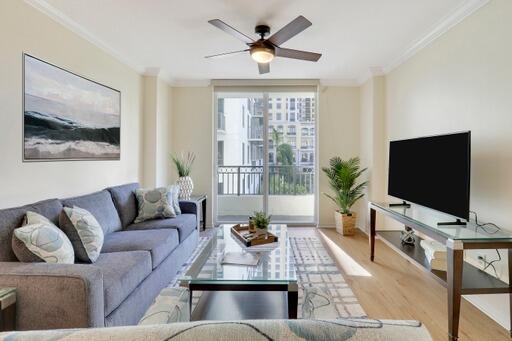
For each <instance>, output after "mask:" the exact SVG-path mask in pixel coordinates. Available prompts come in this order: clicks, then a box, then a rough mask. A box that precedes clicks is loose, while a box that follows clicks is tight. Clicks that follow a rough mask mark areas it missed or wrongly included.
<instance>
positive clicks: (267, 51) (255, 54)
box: [251, 46, 274, 64]
mask: <svg viewBox="0 0 512 341" xmlns="http://www.w3.org/2000/svg"><path fill="white" fill-rule="evenodd" d="M251 57H252V59H254V60H255V61H256V62H257V63H263V64H265V63H270V62H271V61H272V59H274V49H271V48H268V47H265V46H254V47H253V48H251Z"/></svg>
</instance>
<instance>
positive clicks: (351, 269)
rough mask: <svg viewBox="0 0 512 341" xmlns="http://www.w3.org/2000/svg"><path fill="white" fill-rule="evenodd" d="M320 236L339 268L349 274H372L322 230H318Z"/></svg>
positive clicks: (362, 275)
mask: <svg viewBox="0 0 512 341" xmlns="http://www.w3.org/2000/svg"><path fill="white" fill-rule="evenodd" d="M318 232H319V234H320V237H321V238H322V239H323V240H324V241H325V243H326V244H327V247H328V248H329V250H330V251H331V252H332V255H333V256H334V258H335V259H336V261H337V263H338V265H339V266H340V267H341V270H342V271H343V272H344V273H345V274H347V275H349V276H361V277H371V276H372V274H371V273H369V272H368V271H366V269H365V268H363V267H362V266H361V265H360V264H359V263H358V262H356V261H355V260H354V258H352V257H350V256H349V255H348V254H347V253H346V252H345V251H343V249H342V248H340V247H339V246H338V245H337V244H336V243H335V242H334V241H332V240H331V239H330V238H329V237H328V236H326V235H325V234H324V232H323V231H321V230H320V231H318Z"/></svg>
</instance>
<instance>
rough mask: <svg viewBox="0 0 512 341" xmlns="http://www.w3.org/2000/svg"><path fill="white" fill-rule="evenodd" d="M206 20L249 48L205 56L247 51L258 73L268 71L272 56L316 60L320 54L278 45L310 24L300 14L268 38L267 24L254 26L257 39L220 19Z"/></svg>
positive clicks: (268, 28) (268, 29) (212, 56)
mask: <svg viewBox="0 0 512 341" xmlns="http://www.w3.org/2000/svg"><path fill="white" fill-rule="evenodd" d="M208 22H209V23H210V24H212V25H213V26H215V27H217V28H220V29H221V30H223V31H224V32H226V33H228V34H230V35H232V36H233V37H235V38H237V39H239V40H241V41H242V42H244V43H245V44H246V45H247V46H249V48H247V49H245V50H239V51H232V52H225V53H219V54H215V55H211V56H206V57H205V58H214V57H220V56H226V55H231V54H235V53H242V52H247V51H249V53H250V54H251V57H252V59H254V60H255V61H256V62H257V63H258V69H259V72H260V74H264V73H269V72H270V62H271V61H272V59H274V57H283V58H292V59H300V60H307V61H311V62H316V61H318V59H320V57H321V56H322V55H321V54H320V53H314V52H307V51H300V50H293V49H286V48H283V47H280V45H281V44H283V43H284V42H286V41H288V40H289V39H291V38H293V37H294V36H296V35H297V34H299V33H300V32H302V31H304V30H305V29H306V28H308V27H309V26H311V25H312V24H311V22H310V21H309V20H308V19H306V18H304V17H303V16H302V15H300V16H298V17H297V18H295V19H294V20H292V21H291V22H290V23H289V24H288V25H286V26H285V27H283V28H282V29H280V30H279V31H277V32H276V33H274V34H273V35H272V36H271V37H270V38H268V39H265V36H267V35H268V34H269V33H270V27H268V26H267V25H258V26H256V28H255V29H254V32H255V33H257V34H259V35H260V39H258V40H254V39H252V38H251V37H249V36H247V35H245V34H243V33H242V32H240V31H237V30H236V29H234V28H233V27H231V26H229V25H228V24H226V23H225V22H223V21H222V20H220V19H213V20H210V21H208Z"/></svg>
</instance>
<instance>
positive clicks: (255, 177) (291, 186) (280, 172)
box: [217, 166, 315, 196]
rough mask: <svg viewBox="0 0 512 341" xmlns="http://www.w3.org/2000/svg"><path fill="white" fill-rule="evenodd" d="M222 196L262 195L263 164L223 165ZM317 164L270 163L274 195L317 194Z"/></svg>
mask: <svg viewBox="0 0 512 341" xmlns="http://www.w3.org/2000/svg"><path fill="white" fill-rule="evenodd" d="M217 174H218V192H217V193H218V194H219V195H238V196H240V195H262V194H263V167H261V166H219V167H218V168H217ZM314 185H315V172H314V167H308V166H269V194H270V195H307V194H313V193H314Z"/></svg>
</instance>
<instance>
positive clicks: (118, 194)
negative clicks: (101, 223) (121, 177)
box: [107, 183, 140, 227]
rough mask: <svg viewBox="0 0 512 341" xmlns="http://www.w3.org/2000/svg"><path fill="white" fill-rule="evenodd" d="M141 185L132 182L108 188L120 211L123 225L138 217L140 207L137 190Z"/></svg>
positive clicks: (118, 211)
mask: <svg viewBox="0 0 512 341" xmlns="http://www.w3.org/2000/svg"><path fill="white" fill-rule="evenodd" d="M139 187H140V186H139V184H138V183H131V184H126V185H121V186H115V187H110V188H107V191H109V192H110V194H111V195H112V200H113V201H114V205H115V206H116V209H117V213H119V217H120V218H121V223H122V224H123V227H126V226H128V225H129V224H131V223H133V221H134V220H135V218H136V217H137V210H138V207H137V198H136V197H135V190H136V189H137V188H139Z"/></svg>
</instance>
